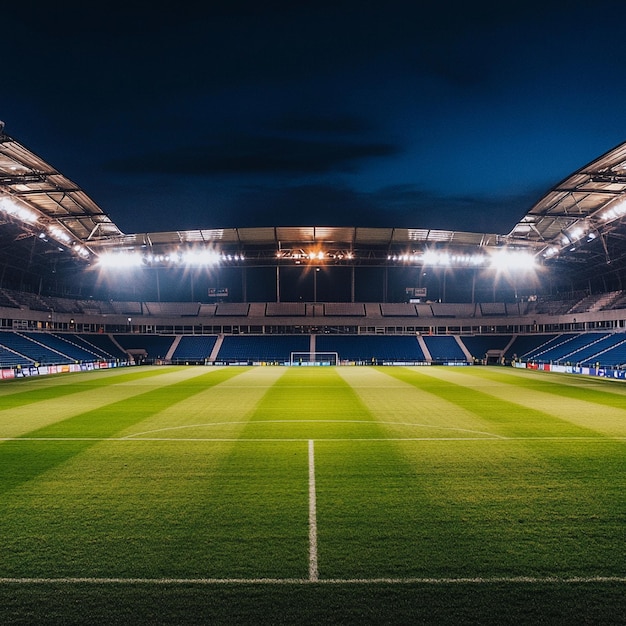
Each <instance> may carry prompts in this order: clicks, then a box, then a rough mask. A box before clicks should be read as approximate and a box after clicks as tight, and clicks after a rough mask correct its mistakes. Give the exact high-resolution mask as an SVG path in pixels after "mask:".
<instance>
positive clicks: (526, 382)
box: [440, 367, 626, 437]
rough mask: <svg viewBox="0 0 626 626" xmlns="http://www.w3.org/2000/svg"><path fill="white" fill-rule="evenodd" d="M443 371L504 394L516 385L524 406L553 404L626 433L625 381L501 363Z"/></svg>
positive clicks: (601, 428) (613, 432)
mask: <svg viewBox="0 0 626 626" xmlns="http://www.w3.org/2000/svg"><path fill="white" fill-rule="evenodd" d="M440 374H441V375H445V377H446V379H447V380H449V381H451V382H458V381H462V380H464V381H471V382H470V383H469V384H470V385H471V386H472V387H474V388H478V389H479V390H483V391H485V392H486V393H489V394H491V395H494V396H496V397H500V398H507V397H510V393H511V385H514V387H515V388H516V402H517V403H519V404H520V405H521V406H527V407H529V408H540V407H549V410H550V413H551V414H552V415H554V416H555V417H558V418H559V419H562V420H565V421H568V422H572V423H574V424H577V425H579V426H583V427H587V428H591V429H592V430H594V431H597V432H598V433H601V434H604V435H607V436H613V437H624V436H626V385H624V383H623V382H619V381H611V380H609V381H606V380H602V379H593V378H589V377H583V376H573V375H571V374H569V375H567V374H555V373H546V372H533V371H531V370H524V369H516V368H501V367H500V368H496V367H488V368H484V367H469V368H457V369H455V370H454V371H446V372H440ZM546 379H547V380H546ZM462 384H465V383H462Z"/></svg>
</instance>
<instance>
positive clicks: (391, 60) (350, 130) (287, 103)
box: [0, 0, 626, 233]
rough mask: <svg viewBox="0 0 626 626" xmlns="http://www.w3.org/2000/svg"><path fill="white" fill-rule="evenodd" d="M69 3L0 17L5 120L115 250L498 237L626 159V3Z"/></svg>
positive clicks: (16, 9)
mask: <svg viewBox="0 0 626 626" xmlns="http://www.w3.org/2000/svg"><path fill="white" fill-rule="evenodd" d="M61 4H62V6H61V7H59V6H56V5H55V4H54V3H49V4H48V5H44V6H43V7H35V8H34V7H32V6H27V5H19V6H15V7H8V8H6V9H5V8H3V15H2V17H1V18H0V20H1V23H2V30H3V34H2V39H1V44H0V46H1V51H2V57H3V63H2V65H3V80H2V86H1V87H0V89H1V100H0V102H1V107H0V119H2V120H4V122H5V124H6V128H5V131H6V133H7V134H9V135H10V136H12V137H14V138H15V139H16V140H17V141H19V142H20V143H22V144H24V145H25V146H26V147H28V148H29V149H30V150H32V151H33V152H35V153H36V154H38V155H40V156H41V157H42V158H44V159H45V160H46V161H47V162H49V163H50V164H52V165H53V166H54V167H56V168H57V169H59V170H60V171H61V172H62V173H63V174H64V175H65V176H67V177H68V178H70V179H71V180H73V181H74V182H75V183H76V184H78V185H79V186H80V187H81V188H82V189H83V190H84V191H85V192H86V193H87V194H88V195H89V196H91V197H92V198H93V199H94V200H95V201H96V202H97V203H98V205H99V206H100V207H101V208H102V209H103V210H104V211H105V212H106V213H107V214H108V215H109V216H110V217H111V218H112V219H113V221H114V222H115V223H116V224H117V225H118V226H119V227H120V228H121V229H122V231H124V232H126V233H134V232H149V231H162V230H182V229H195V228H228V227H234V226H238V227H248V226H300V225H321V226H344V225H345V226H376V227H379V226H385V227H391V226H393V227H414V228H444V229H456V230H470V231H477V232H496V233H507V232H509V231H510V230H511V228H512V227H513V226H514V224H515V223H516V222H517V221H518V220H519V219H520V218H521V217H522V216H523V215H524V214H525V213H526V211H527V210H528V209H530V208H531V206H532V205H533V204H534V203H535V202H536V201H537V200H539V199H540V197H541V196H542V195H543V194H544V193H546V192H547V191H548V190H549V189H550V188H551V187H552V186H554V185H555V184H557V183H558V182H559V181H560V180H561V179H563V178H565V177H566V176H567V175H569V174H570V173H572V172H573V171H575V170H577V169H578V168H580V167H582V166H583V165H585V164H586V163H588V162H590V161H592V160H594V159H595V158H596V157H598V156H600V155H601V154H603V153H604V152H606V151H608V150H610V149H612V148H614V147H615V146H616V145H618V144H620V143H622V142H623V141H625V140H626V80H624V78H625V76H626V69H625V68H626V20H625V18H626V8H624V3H622V2H608V1H604V0H599V1H596V2H593V3H589V2H576V1H572V2H551V1H550V0H547V1H545V2H541V3H537V2H482V3H481V2H478V3H474V2H462V3H460V2H446V3H422V2H417V1H414V2H400V1H394V0H390V1H383V2H380V1H377V2H369V1H367V0H365V1H363V0H361V1H356V0H332V1H331V2H326V0H317V1H316V2H312V3H298V2H293V1H289V2H283V1H277V2H272V1H267V2H255V3H251V2H237V1H231V2H224V3H213V2H209V3H207V4H208V6H204V7H200V8H195V9H190V8H189V5H186V4H180V5H176V4H174V3H170V4H169V6H165V7H160V6H158V5H155V6H158V8H155V9H146V10H139V9H128V8H126V7H124V8H120V7H123V5H117V6H115V5H111V4H110V3H78V4H71V5H70V6H72V7H73V8H68V4H67V3H65V4H63V3H61ZM92 4H95V5H97V6H98V7H101V8H97V9H94V8H93V7H92ZM127 4H129V5H130V4H132V3H130V2H128V3H127ZM213 5H215V7H214V6H213ZM439 5H440V8H437V6H439ZM147 6H149V5H147Z"/></svg>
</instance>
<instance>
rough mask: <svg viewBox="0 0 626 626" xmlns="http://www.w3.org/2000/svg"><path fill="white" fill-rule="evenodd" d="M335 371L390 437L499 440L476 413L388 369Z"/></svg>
mask: <svg viewBox="0 0 626 626" xmlns="http://www.w3.org/2000/svg"><path fill="white" fill-rule="evenodd" d="M337 371H338V372H339V373H340V375H341V376H342V378H343V379H344V380H345V381H346V383H348V384H349V385H350V386H351V387H352V388H353V389H354V391H355V393H356V394H357V395H358V396H359V398H360V400H361V402H363V403H364V404H365V406H367V407H368V409H369V410H370V411H371V412H372V413H373V414H374V415H376V418H377V420H378V421H379V422H381V423H382V424H384V427H385V431H386V432H387V433H388V436H389V438H398V439H402V438H409V439H413V438H417V439H421V438H424V439H428V438H433V439H438V438H441V439H447V438H450V439H455V438H461V439H462V438H477V439H483V438H494V439H495V438H500V435H498V434H497V432H494V430H493V428H492V424H491V423H490V422H489V421H488V420H485V419H483V418H482V417H481V416H480V415H478V414H477V413H476V412H475V411H471V410H467V409H465V408H463V407H460V406H457V405H453V404H451V403H450V402H449V401H448V399H447V398H446V397H444V396H442V395H434V394H432V393H429V392H428V390H427V389H423V388H421V387H419V386H416V385H414V384H410V383H409V382H406V381H404V380H401V379H399V378H394V377H391V376H388V375H387V374H386V372H387V368H381V369H377V368H374V367H342V368H340V369H338V370H337Z"/></svg>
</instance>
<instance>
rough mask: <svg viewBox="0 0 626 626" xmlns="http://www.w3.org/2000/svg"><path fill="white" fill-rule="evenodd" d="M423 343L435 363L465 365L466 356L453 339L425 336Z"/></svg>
mask: <svg viewBox="0 0 626 626" xmlns="http://www.w3.org/2000/svg"><path fill="white" fill-rule="evenodd" d="M424 343H425V344H426V347H427V348H428V352H429V353H430V356H431V358H432V360H433V361H434V362H436V363H455V362H457V363H466V362H467V360H468V359H467V356H466V354H465V352H463V349H462V348H461V346H459V344H458V343H457V341H456V339H455V338H454V337H448V336H438V335H432V336H428V335H427V336H425V337H424Z"/></svg>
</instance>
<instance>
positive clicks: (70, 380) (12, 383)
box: [0, 367, 172, 410]
mask: <svg viewBox="0 0 626 626" xmlns="http://www.w3.org/2000/svg"><path fill="white" fill-rule="evenodd" d="M171 370H172V368H167V367H159V368H157V367H154V368H151V367H145V368H143V367H142V368H133V367H124V368H114V369H107V370H96V371H93V372H76V373H71V374H58V375H50V376H47V377H41V378H40V377H38V376H32V377H26V378H14V379H11V380H6V381H2V384H0V410H4V409H15V408H17V407H20V406H24V405H28V404H33V403H35V402H42V401H44V400H52V399H55V398H60V397H63V396H67V395H72V394H75V393H80V392H83V391H91V390H94V389H98V388H99V387H106V386H107V385H110V384H116V385H119V384H122V383H124V382H130V381H133V382H134V381H137V380H141V379H144V378H152V377H154V376H162V375H163V374H165V373H167V372H168V371H171Z"/></svg>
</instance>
